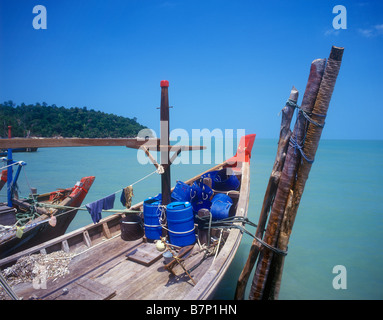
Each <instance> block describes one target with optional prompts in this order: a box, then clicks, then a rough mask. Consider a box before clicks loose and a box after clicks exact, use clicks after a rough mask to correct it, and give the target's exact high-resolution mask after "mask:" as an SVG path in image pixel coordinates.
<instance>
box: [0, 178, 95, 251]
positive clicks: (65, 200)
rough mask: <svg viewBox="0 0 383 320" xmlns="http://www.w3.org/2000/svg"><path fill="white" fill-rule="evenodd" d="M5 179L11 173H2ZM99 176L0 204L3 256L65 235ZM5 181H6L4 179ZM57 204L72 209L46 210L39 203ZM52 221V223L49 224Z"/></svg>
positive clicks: (0, 239)
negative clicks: (78, 208)
mask: <svg viewBox="0 0 383 320" xmlns="http://www.w3.org/2000/svg"><path fill="white" fill-rule="evenodd" d="M2 178H4V179H2V181H3V182H5V181H6V180H7V175H6V174H4V175H2ZM94 179H95V177H93V176H90V177H83V178H82V179H81V180H80V181H79V182H77V183H76V184H75V185H74V187H72V188H66V189H57V190H55V191H52V192H48V193H44V194H33V195H32V194H31V195H30V196H29V198H27V199H22V200H21V199H17V198H15V197H13V196H12V199H11V205H10V203H0V226H1V230H0V257H1V258H5V257H7V256H9V255H11V254H14V253H17V252H20V251H22V250H25V249H28V248H30V247H33V246H35V245H37V244H40V243H43V242H46V241H48V240H51V239H53V238H55V237H58V236H61V235H63V234H64V233H65V232H66V230H67V228H68V226H69V224H70V223H71V221H72V220H73V219H74V217H75V216H76V213H77V210H76V209H75V208H77V207H80V206H81V204H82V202H83V200H84V198H85V196H86V194H87V192H88V190H89V188H90V187H91V185H92V183H93V181H94ZM4 180H5V181H4ZM37 203H39V204H40V205H41V204H57V205H60V206H69V207H71V209H65V208H59V209H55V208H52V209H45V208H43V207H38V206H37V205H36V204H37ZM49 222H50V223H49Z"/></svg>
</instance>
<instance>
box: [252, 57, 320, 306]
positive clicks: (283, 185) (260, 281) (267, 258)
mask: <svg viewBox="0 0 383 320" xmlns="http://www.w3.org/2000/svg"><path fill="white" fill-rule="evenodd" d="M324 67H325V59H317V60H315V61H313V62H312V64H311V67H310V75H309V80H308V83H307V86H306V90H305V94H304V96H303V99H302V106H301V110H303V111H304V112H306V113H307V114H310V113H311V112H312V110H313V108H314V103H315V98H316V96H317V93H318V90H319V85H320V82H321V79H322V75H323V71H324ZM304 112H300V113H299V115H298V117H297V121H296V123H295V126H294V130H293V133H292V136H291V138H294V141H296V145H298V146H299V145H300V144H299V143H300V142H301V141H302V140H303V137H304V135H305V132H306V122H307V119H306V117H305V116H304ZM290 141H291V139H290ZM300 159H301V154H300V152H298V150H297V148H291V147H290V148H289V149H288V152H287V155H286V159H285V164H284V166H283V171H282V175H281V178H280V181H279V184H278V190H277V193H276V195H275V200H274V202H273V205H272V208H271V212H270V217H269V222H268V226H267V229H266V232H265V236H264V239H263V240H264V241H265V242H266V243H267V244H269V245H270V246H273V247H275V246H276V244H277V239H278V235H279V229H280V226H281V222H282V218H283V214H284V211H285V208H286V204H287V200H288V196H289V193H290V189H291V187H292V185H293V183H294V179H295V176H296V171H297V168H298V165H299V162H300ZM272 258H273V251H271V250H268V249H264V248H262V250H261V252H260V255H259V259H258V263H257V267H256V271H255V274H254V278H253V282H252V285H251V289H250V296H249V298H250V299H254V300H258V299H262V298H263V293H264V290H265V286H266V281H267V278H268V273H269V269H270V265H271V261H272Z"/></svg>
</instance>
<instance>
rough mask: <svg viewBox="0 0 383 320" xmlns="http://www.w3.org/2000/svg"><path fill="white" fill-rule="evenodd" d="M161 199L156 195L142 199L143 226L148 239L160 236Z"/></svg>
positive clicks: (156, 238) (155, 238)
mask: <svg viewBox="0 0 383 320" xmlns="http://www.w3.org/2000/svg"><path fill="white" fill-rule="evenodd" d="M160 205H161V200H159V199H158V196H157V197H155V198H148V199H146V200H145V201H144V227H145V236H146V238H148V239H150V240H158V239H160V238H161V236H162V226H161V223H160V217H161V207H160Z"/></svg>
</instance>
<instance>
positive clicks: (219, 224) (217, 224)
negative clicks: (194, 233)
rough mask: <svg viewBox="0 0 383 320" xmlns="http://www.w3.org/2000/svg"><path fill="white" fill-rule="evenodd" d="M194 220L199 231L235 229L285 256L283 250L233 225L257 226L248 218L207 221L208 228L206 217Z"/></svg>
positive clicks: (285, 252) (285, 253)
mask: <svg viewBox="0 0 383 320" xmlns="http://www.w3.org/2000/svg"><path fill="white" fill-rule="evenodd" d="M196 218H197V219H198V220H200V224H199V225H198V227H199V228H201V229H208V230H210V228H222V229H231V228H236V229H239V230H240V231H242V232H243V233H246V234H247V235H249V236H251V237H252V238H254V239H255V240H257V241H258V242H259V243H260V244H262V245H263V246H264V247H266V248H268V249H270V250H272V251H273V252H275V253H277V254H280V255H283V256H285V255H287V251H284V250H281V249H278V248H276V247H273V246H271V245H269V244H268V243H266V242H265V241H263V240H262V239H260V238H258V237H256V236H255V235H253V234H252V233H250V232H249V231H247V230H246V229H245V228H244V227H242V226H239V225H235V224H234V223H238V222H242V223H243V224H249V225H251V226H252V227H257V225H256V224H255V223H253V222H251V221H250V220H249V219H248V218H244V217H235V216H234V217H231V218H226V219H222V220H219V221H209V227H206V223H207V218H208V217H202V218H201V217H198V216H197V217H196ZM209 220H210V219H209Z"/></svg>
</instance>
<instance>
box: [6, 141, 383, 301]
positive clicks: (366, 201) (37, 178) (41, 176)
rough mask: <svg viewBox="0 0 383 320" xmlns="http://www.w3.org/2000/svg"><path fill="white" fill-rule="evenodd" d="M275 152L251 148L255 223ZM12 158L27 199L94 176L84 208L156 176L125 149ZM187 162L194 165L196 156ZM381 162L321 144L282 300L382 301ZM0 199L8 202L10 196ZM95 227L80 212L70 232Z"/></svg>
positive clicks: (236, 266) (373, 150)
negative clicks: (32, 192)
mask: <svg viewBox="0 0 383 320" xmlns="http://www.w3.org/2000/svg"><path fill="white" fill-rule="evenodd" d="M276 148H277V144H276V141H275V140H267V139H257V138H256V142H255V144H254V147H253V152H252V162H251V195H250V204H249V211H248V216H249V218H250V220H252V221H253V222H255V223H257V222H258V217H259V212H260V210H261V206H262V201H263V197H264V192H265V189H266V186H267V182H268V179H269V176H270V172H271V169H272V166H273V163H274V159H275V154H276ZM193 152H196V151H193ZM14 158H15V160H23V161H25V162H27V166H26V167H25V170H24V171H23V172H22V173H21V176H20V183H19V185H20V194H21V195H27V194H28V193H29V190H28V187H27V185H28V183H29V185H30V186H32V187H36V188H37V189H38V192H48V191H51V190H54V189H56V188H61V187H68V186H73V185H74V183H75V182H76V181H78V180H79V179H80V178H81V177H83V176H87V175H95V176H96V180H95V182H94V184H93V186H92V188H91V190H90V192H89V194H88V195H87V197H86V198H85V201H84V204H85V203H88V202H91V201H94V200H97V199H99V198H102V197H105V196H107V195H109V194H111V193H113V192H115V191H118V190H120V189H121V188H123V187H125V186H127V185H129V184H131V183H133V182H135V181H137V180H139V179H140V178H142V177H143V176H145V175H147V174H149V173H151V172H153V171H154V169H155V168H154V166H153V165H151V164H147V165H142V164H140V163H138V161H137V151H136V150H134V149H127V148H125V147H81V148H41V149H39V150H38V151H37V152H36V153H20V154H14ZM189 159H190V162H191V156H190V158H189ZM213 160H214V156H213ZM201 161H202V160H201ZM382 163H383V141H335V140H323V141H321V142H320V145H319V148H318V152H317V155H316V159H315V162H314V164H313V166H312V170H311V172H310V176H309V180H308V181H307V183H306V188H305V191H304V194H303V197H302V201H301V203H300V207H299V210H298V215H297V218H296V221H295V225H294V228H293V232H292V236H291V238H290V244H289V254H288V255H287V257H286V260H285V268H284V273H283V278H282V286H281V292H280V296H279V298H280V299H383V273H382V272H381V270H382V267H383V250H382V244H383V232H382V227H383V204H382V202H381V196H382V195H383V187H382V181H383V170H382ZM209 167H211V165H210V164H180V165H174V166H173V167H172V181H173V183H174V182H175V180H186V179H188V178H190V177H192V176H194V175H196V174H198V173H200V172H201V171H203V170H205V169H208V168H209ZM158 192H160V178H159V176H158V175H157V174H153V175H151V176H150V177H149V178H147V179H146V180H144V181H142V182H139V183H137V184H135V185H134V198H133V203H135V202H139V201H142V200H144V199H145V198H147V197H149V196H152V195H155V194H157V193H158ZM0 196H1V200H4V196H5V193H4V190H2V191H1V193H0ZM118 199H119V194H118V196H117V198H116V202H115V208H122V206H121V204H120V203H119V201H118ZM89 223H92V221H91V218H90V216H89V214H88V212H86V211H79V213H78V214H77V216H76V218H75V220H74V221H73V222H72V224H71V225H70V227H69V229H68V231H72V230H75V229H77V228H79V227H81V226H83V225H86V224H89ZM249 231H251V232H252V233H254V231H255V230H254V229H253V228H249ZM251 242H252V238H251V237H249V236H247V235H244V237H243V240H242V243H241V246H240V249H239V251H238V253H237V255H236V257H235V259H234V261H233V264H232V265H231V267H230V269H229V271H228V273H227V274H226V275H225V277H224V279H223V281H222V282H221V284H220V287H219V291H218V292H217V294H216V296H215V298H216V299H232V298H233V295H234V290H235V286H236V281H237V279H238V276H239V273H240V272H241V270H242V268H243V265H244V263H245V261H246V259H247V256H248V252H249V248H250V244H251ZM336 265H343V266H344V267H345V268H346V271H347V276H346V280H347V288H346V289H338V290H336V289H334V288H333V285H332V282H333V279H334V277H335V276H336V274H334V273H333V267H334V266H336ZM251 279H252V276H251V278H250V280H249V282H251ZM247 295H248V293H247V294H246V297H247Z"/></svg>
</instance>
